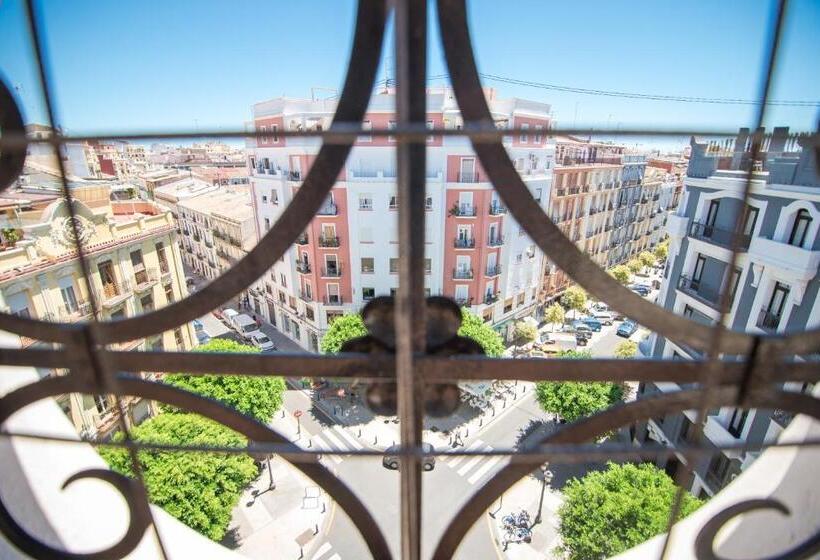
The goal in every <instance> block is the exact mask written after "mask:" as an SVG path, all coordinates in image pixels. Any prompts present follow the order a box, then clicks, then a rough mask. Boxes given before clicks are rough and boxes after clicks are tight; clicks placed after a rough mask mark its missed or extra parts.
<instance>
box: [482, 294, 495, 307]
mask: <svg viewBox="0 0 820 560" xmlns="http://www.w3.org/2000/svg"><path fill="white" fill-rule="evenodd" d="M497 301H498V294H484V305H492V304H494V303H495V302H497Z"/></svg>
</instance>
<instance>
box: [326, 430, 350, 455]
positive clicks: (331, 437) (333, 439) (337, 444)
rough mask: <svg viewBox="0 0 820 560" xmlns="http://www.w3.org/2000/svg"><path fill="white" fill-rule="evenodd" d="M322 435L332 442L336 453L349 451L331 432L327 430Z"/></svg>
mask: <svg viewBox="0 0 820 560" xmlns="http://www.w3.org/2000/svg"><path fill="white" fill-rule="evenodd" d="M322 435H323V436H324V437H326V438H327V439H328V440H330V444H331V445H332V446H333V447H335V448H336V451H348V449H347V446H346V445H345V444H344V443H342V442H341V441H339V440H338V439H337V438H336V436H334V435H333V432H332V431H331V430H325V431H324V432H322Z"/></svg>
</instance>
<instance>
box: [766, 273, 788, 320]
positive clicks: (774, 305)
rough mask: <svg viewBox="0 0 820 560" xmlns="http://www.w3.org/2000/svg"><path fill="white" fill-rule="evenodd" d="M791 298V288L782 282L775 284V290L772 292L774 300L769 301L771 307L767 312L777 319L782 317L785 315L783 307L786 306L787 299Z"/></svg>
mask: <svg viewBox="0 0 820 560" xmlns="http://www.w3.org/2000/svg"><path fill="white" fill-rule="evenodd" d="M788 297H789V287H788V286H786V285H785V284H781V283H780V282H775V283H774V290H772V298H771V299H770V300H769V307H768V309H767V311H768V312H769V313H771V314H772V315H774V316H776V317H778V318H779V317H780V315H781V314H782V313H783V307H784V306H785V305H786V298H788Z"/></svg>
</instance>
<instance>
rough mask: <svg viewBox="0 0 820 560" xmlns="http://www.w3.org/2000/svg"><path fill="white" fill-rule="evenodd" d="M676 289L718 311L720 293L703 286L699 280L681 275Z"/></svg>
mask: <svg viewBox="0 0 820 560" xmlns="http://www.w3.org/2000/svg"><path fill="white" fill-rule="evenodd" d="M678 289H679V290H680V291H682V292H684V293H686V294H688V295H690V296H692V297H694V298H695V299H697V300H699V301H701V302H703V303H705V304H707V305H709V306H710V307H712V308H713V309H718V307H719V305H720V292H719V291H718V290H716V289H714V288H711V287H709V286H706V285H704V284H703V282H702V281H701V280H695V279H692V278H690V277H689V276H686V275H681V277H680V278H679V279H678Z"/></svg>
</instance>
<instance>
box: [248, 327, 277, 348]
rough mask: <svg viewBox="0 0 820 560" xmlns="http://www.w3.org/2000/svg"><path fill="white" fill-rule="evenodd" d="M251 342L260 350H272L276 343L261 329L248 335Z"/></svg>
mask: <svg viewBox="0 0 820 560" xmlns="http://www.w3.org/2000/svg"><path fill="white" fill-rule="evenodd" d="M248 338H249V339H250V341H251V344H253V345H254V346H256V347H257V348H259V349H260V350H261V351H262V352H273V351H274V350H276V345H275V344H274V343H273V341H272V340H271V339H270V338H268V335H266V334H265V333H263V332H262V331H256V332H253V333H251V334H250V335H248Z"/></svg>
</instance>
